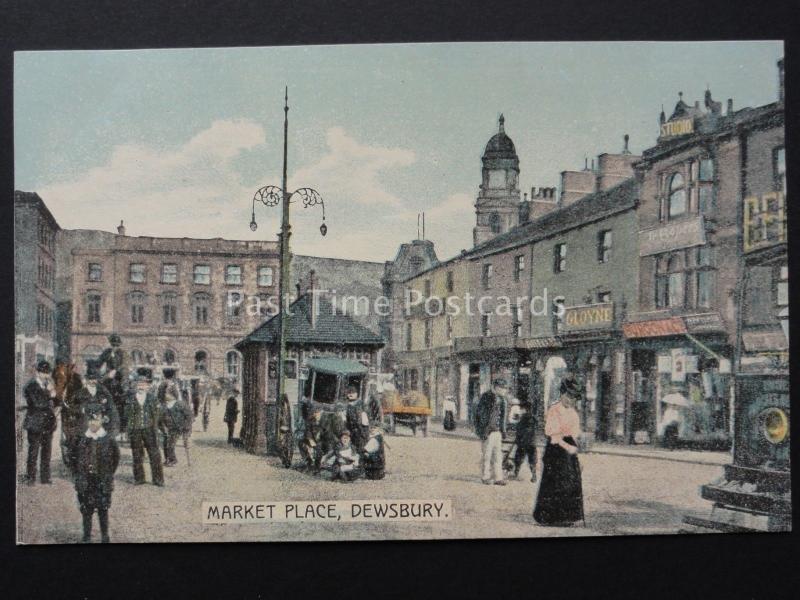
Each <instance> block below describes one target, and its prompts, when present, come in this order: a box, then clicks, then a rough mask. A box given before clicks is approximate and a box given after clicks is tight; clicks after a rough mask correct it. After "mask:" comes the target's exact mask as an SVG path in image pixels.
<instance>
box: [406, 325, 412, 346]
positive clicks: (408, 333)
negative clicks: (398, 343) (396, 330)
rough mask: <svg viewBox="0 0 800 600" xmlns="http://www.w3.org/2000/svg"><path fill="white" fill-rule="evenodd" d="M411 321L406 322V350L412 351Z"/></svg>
mask: <svg viewBox="0 0 800 600" xmlns="http://www.w3.org/2000/svg"><path fill="white" fill-rule="evenodd" d="M411 333H412V329H411V323H406V351H407V352H410V351H411V348H412V339H411Z"/></svg>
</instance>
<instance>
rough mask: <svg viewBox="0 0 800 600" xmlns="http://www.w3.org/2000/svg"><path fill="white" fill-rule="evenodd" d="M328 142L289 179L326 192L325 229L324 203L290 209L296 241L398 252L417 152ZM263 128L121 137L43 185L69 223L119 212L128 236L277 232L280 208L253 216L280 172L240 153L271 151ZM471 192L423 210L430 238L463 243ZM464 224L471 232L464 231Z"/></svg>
mask: <svg viewBox="0 0 800 600" xmlns="http://www.w3.org/2000/svg"><path fill="white" fill-rule="evenodd" d="M326 142H327V147H326V149H325V151H324V153H323V154H322V156H321V157H320V158H319V159H318V160H316V161H315V162H313V163H311V164H307V165H303V166H301V167H300V168H298V169H297V170H296V171H295V172H294V173H293V174H292V176H291V177H290V181H289V188H290V189H295V188H297V187H313V188H315V189H317V190H318V191H319V192H320V193H321V194H322V196H323V198H324V199H325V208H326V217H327V219H326V223H327V225H328V228H329V233H328V236H327V237H325V238H322V237H321V236H320V235H319V229H318V228H319V225H320V223H321V217H322V214H321V211H320V210H319V208H316V207H315V208H309V209H307V210H304V209H302V208H301V207H300V206H301V205H300V204H297V205H295V207H294V208H293V209H292V225H293V236H292V250H293V251H294V252H297V253H299V254H315V255H321V256H324V255H327V256H335V257H342V258H352V259H363V260H371V261H383V260H389V259H391V258H393V257H394V255H395V254H396V251H397V247H398V245H399V244H400V243H401V242H406V241H409V240H411V239H413V238H414V237H416V213H417V209H415V208H411V206H413V205H416V206H418V205H419V201H418V199H416V198H414V199H411V198H402V197H400V196H399V195H397V193H395V192H394V191H392V190H391V189H390V186H389V184H388V183H387V181H386V180H387V178H388V177H393V178H396V177H397V176H398V175H399V176H401V177H402V176H407V177H413V176H414V173H413V172H409V171H410V170H409V169H408V167H410V166H412V165H414V164H415V162H416V155H415V153H414V152H413V151H411V150H407V149H404V148H389V147H384V146H377V145H369V144H367V143H362V142H359V141H357V140H355V139H354V138H353V137H351V136H350V135H348V133H347V132H346V131H345V130H344V129H343V128H341V127H334V128H331V129H330V130H328V132H327V138H326ZM265 144H266V140H265V134H264V129H263V128H262V126H261V125H260V124H258V123H256V122H253V121H248V120H229V121H215V122H214V123H212V124H211V125H210V126H209V127H208V128H207V129H205V130H203V131H201V132H199V133H197V134H196V135H195V136H194V137H192V138H191V139H189V140H188V141H186V142H185V143H184V144H182V145H179V146H177V147H173V148H169V149H163V148H157V147H154V146H147V145H141V144H124V145H120V146H117V147H116V148H115V149H114V150H113V152H112V153H111V155H110V156H109V158H108V161H107V162H106V163H105V164H103V165H100V166H96V167H93V168H91V169H89V170H88V171H85V172H83V173H81V174H79V175H78V176H76V177H74V178H73V179H71V180H68V181H62V182H56V183H53V184H50V185H47V186H45V187H43V188H41V189H39V190H36V191H38V192H39V194H40V195H41V196H42V198H43V199H44V200H45V202H46V203H47V204H48V206H50V208H51V210H52V212H53V214H54V215H55V217H56V219H57V220H58V221H59V223H60V224H61V226H62V227H65V228H70V229H104V230H107V231H113V230H114V227H115V226H116V225H117V224H118V223H119V221H120V220H121V219H123V220H124V221H125V225H126V227H127V230H128V234H129V235H153V236H167V237H183V236H187V237H224V238H231V239H264V238H267V239H276V238H277V233H278V229H279V224H278V220H279V217H280V211H279V210H278V209H276V208H265V207H263V206H257V207H256V219H257V221H258V224H259V227H258V230H257V231H256V232H255V233H253V232H251V231H250V229H249V227H248V223H249V222H250V208H251V203H250V200H251V198H252V197H253V193H254V192H255V190H256V188H257V187H258V185H260V184H263V183H274V184H278V183H279V182H280V178H279V175H278V174H277V173H275V174H271V175H270V174H266V175H263V174H262V175H259V176H258V178H257V181H258V183H253V181H252V176H251V175H249V174H247V173H243V172H242V171H241V169H240V168H239V166H238V165H240V164H241V161H239V160H237V159H238V158H240V157H242V155H243V154H244V153H246V152H255V153H260V152H262V151H263V152H266V151H267V150H266V145H265ZM472 203H473V200H472V199H471V198H470V197H469V196H468V195H467V194H464V193H456V194H453V195H451V196H449V197H447V198H446V199H444V200H443V201H442V202H441V203H439V204H436V205H431V206H429V207H427V208H426V209H425V212H426V220H427V224H428V227H427V237H428V238H429V239H433V240H434V241H435V242H436V244H437V250H438V251H439V252H440V254H442V253H449V252H450V251H454V250H457V249H458V248H460V247H462V246H463V241H462V240H461V239H460V238H462V237H464V236H465V235H466V236H469V232H470V231H471V223H472V221H473V218H474V217H473V208H472ZM465 232H466V233H465Z"/></svg>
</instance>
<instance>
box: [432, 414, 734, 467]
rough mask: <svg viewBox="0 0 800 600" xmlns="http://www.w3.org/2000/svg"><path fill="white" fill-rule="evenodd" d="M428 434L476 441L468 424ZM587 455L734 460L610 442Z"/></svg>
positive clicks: (434, 428)
mask: <svg viewBox="0 0 800 600" xmlns="http://www.w3.org/2000/svg"><path fill="white" fill-rule="evenodd" d="M428 432H429V433H430V434H431V435H436V436H443V437H454V438H461V439H468V440H475V439H477V438H476V437H475V434H474V433H473V432H472V429H470V428H469V426H468V425H466V424H461V423H459V424H458V426H457V427H456V429H455V431H446V430H445V429H444V428H443V427H442V423H441V421H438V422H437V421H433V422H431V424H430V426H429V429H428ZM584 452H585V454H610V455H613V456H629V457H638V458H652V459H654V460H671V461H675V462H683V463H694V464H699V465H716V466H723V465H727V464H730V463H731V462H732V460H733V458H732V456H731V453H730V452H711V451H707V450H679V449H678V450H670V449H667V448H659V447H656V446H651V445H632V444H625V445H623V444H612V443H608V442H592V444H591V446H590V447H589V448H588V449H587V450H585V451H584Z"/></svg>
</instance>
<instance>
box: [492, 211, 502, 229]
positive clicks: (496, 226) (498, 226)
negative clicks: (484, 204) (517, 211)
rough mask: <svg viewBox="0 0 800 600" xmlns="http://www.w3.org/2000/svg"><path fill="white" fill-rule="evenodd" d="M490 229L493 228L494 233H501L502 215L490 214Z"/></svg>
mask: <svg viewBox="0 0 800 600" xmlns="http://www.w3.org/2000/svg"><path fill="white" fill-rule="evenodd" d="M489 229H491V231H492V233H500V232H501V231H502V230H503V227H502V225H501V224H500V215H498V214H497V213H492V214H491V215H489Z"/></svg>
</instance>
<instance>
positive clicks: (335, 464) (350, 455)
mask: <svg viewBox="0 0 800 600" xmlns="http://www.w3.org/2000/svg"><path fill="white" fill-rule="evenodd" d="M322 460H323V463H324V464H325V465H326V466H328V467H329V468H330V469H331V470H332V471H333V477H332V478H331V479H332V480H335V479H339V480H340V481H353V480H354V479H356V478H358V464H359V463H358V461H359V458H358V452H357V451H356V450H355V448H353V446H352V444H351V443H350V432H349V431H343V432H342V434H341V435H340V436H339V443H338V444H337V445H336V448H335V449H334V450H332V451H331V452H329V453H328V454H326V455H325V458H323V459H322Z"/></svg>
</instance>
